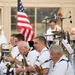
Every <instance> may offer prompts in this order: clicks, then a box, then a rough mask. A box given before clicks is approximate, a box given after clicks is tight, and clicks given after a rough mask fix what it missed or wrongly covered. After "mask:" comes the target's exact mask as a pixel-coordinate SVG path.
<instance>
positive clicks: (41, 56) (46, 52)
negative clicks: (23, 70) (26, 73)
mask: <svg viewBox="0 0 75 75" xmlns="http://www.w3.org/2000/svg"><path fill="white" fill-rule="evenodd" d="M49 59H51V58H50V54H49V50H48V49H47V48H46V47H45V48H44V49H43V50H42V51H41V53H40V54H39V56H38V57H37V59H36V62H35V64H34V65H37V66H40V65H41V64H42V63H44V62H45V61H46V60H49ZM50 64H51V61H49V62H46V63H44V64H42V65H41V67H42V68H43V69H44V68H50Z"/></svg>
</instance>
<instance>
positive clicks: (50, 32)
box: [46, 28, 56, 41]
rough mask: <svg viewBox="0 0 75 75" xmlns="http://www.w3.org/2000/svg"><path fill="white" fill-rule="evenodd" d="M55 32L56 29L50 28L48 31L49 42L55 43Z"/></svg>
mask: <svg viewBox="0 0 75 75" xmlns="http://www.w3.org/2000/svg"><path fill="white" fill-rule="evenodd" d="M55 30H56V28H54V30H52V29H51V28H49V29H48V30H47V32H46V34H47V35H48V36H46V37H47V41H53V33H52V31H55Z"/></svg>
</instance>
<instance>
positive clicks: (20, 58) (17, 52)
mask: <svg viewBox="0 0 75 75" xmlns="http://www.w3.org/2000/svg"><path fill="white" fill-rule="evenodd" d="M18 54H20V52H19V50H18V47H17V46H15V47H13V49H12V50H11V55H12V57H13V58H15V57H16V56H17V55H18ZM16 59H17V60H19V61H22V59H23V56H22V55H21V54H20V55H18V56H17V58H16Z"/></svg>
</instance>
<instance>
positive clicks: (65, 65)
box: [49, 55, 74, 75]
mask: <svg viewBox="0 0 75 75" xmlns="http://www.w3.org/2000/svg"><path fill="white" fill-rule="evenodd" d="M63 59H64V60H63ZM65 60H68V59H67V57H65V56H64V55H63V56H62V57H61V58H60V59H59V60H58V61H57V62H56V64H55V66H54V67H53V68H52V69H51V71H50V74H49V75H74V69H73V67H72V65H71V63H70V61H68V62H67V61H65Z"/></svg>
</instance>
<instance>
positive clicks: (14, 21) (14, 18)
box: [11, 8, 35, 33]
mask: <svg viewBox="0 0 75 75" xmlns="http://www.w3.org/2000/svg"><path fill="white" fill-rule="evenodd" d="M25 12H26V14H27V15H28V18H29V20H30V23H31V25H32V26H33V25H34V22H35V19H34V18H35V10H34V8H25ZM11 32H12V33H15V32H17V8H11Z"/></svg>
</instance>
